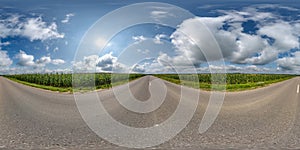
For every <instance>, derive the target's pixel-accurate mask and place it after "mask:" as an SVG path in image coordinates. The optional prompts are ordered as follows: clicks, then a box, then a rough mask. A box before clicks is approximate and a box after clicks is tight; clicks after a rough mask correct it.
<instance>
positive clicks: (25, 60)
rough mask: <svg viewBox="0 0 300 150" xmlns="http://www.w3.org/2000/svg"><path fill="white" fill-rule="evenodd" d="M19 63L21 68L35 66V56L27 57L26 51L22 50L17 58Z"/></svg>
mask: <svg viewBox="0 0 300 150" xmlns="http://www.w3.org/2000/svg"><path fill="white" fill-rule="evenodd" d="M15 57H16V58H17V59H19V61H18V63H17V64H18V65H20V66H34V65H35V63H34V61H33V60H34V56H33V55H27V54H26V53H25V52H24V51H22V50H20V52H19V53H18V54H17V55H16V56H15Z"/></svg>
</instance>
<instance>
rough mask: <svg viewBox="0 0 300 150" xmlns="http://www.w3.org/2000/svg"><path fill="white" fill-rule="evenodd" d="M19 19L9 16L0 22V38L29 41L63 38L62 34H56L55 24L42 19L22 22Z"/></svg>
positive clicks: (26, 19) (17, 16) (27, 19)
mask: <svg viewBox="0 0 300 150" xmlns="http://www.w3.org/2000/svg"><path fill="white" fill-rule="evenodd" d="M20 17H21V16H19V15H11V16H10V17H8V18H6V19H3V20H0V37H1V38H6V37H8V36H11V37H13V36H22V37H26V38H28V39H29V40H30V41H34V40H41V41H44V40H48V39H57V38H64V34H63V33H59V32H58V30H57V25H56V23H55V22H51V23H47V22H45V21H44V20H43V19H42V17H35V18H34V17H31V18H25V19H22V20H21V19H20Z"/></svg>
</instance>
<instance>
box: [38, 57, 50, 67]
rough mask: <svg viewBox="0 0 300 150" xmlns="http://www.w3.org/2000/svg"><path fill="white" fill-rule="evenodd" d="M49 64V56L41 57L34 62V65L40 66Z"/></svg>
mask: <svg viewBox="0 0 300 150" xmlns="http://www.w3.org/2000/svg"><path fill="white" fill-rule="evenodd" d="M50 62H51V58H50V56H43V57H41V58H40V59H38V60H37V61H36V64H40V65H43V66H44V65H45V64H49V63H50Z"/></svg>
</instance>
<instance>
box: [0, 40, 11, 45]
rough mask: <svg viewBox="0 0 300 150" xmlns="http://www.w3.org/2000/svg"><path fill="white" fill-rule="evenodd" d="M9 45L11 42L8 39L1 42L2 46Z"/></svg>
mask: <svg viewBox="0 0 300 150" xmlns="http://www.w3.org/2000/svg"><path fill="white" fill-rule="evenodd" d="M7 45H10V42H8V41H6V42H3V43H2V42H1V41H0V46H7Z"/></svg>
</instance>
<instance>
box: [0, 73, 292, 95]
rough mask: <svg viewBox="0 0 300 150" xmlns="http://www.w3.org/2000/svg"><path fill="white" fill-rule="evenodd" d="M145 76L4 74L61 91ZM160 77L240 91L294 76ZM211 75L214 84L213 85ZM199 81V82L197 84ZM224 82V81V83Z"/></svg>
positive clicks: (202, 75)
mask: <svg viewBox="0 0 300 150" xmlns="http://www.w3.org/2000/svg"><path fill="white" fill-rule="evenodd" d="M142 76H144V75H143V74H130V75H128V74H110V73H96V74H88V73H87V74H74V75H73V76H72V74H59V73H56V74H21V75H6V76H5V77H7V78H9V79H11V80H14V81H17V82H20V83H22V84H26V85H30V86H33V87H37V88H42V89H47V90H52V91H60V92H73V91H89V90H95V89H106V88H111V87H112V86H114V85H120V84H124V83H127V82H128V81H131V80H134V79H137V78H139V77H142ZM154 76H156V77H159V78H161V79H164V80H167V81H170V82H173V83H176V84H181V85H185V86H189V87H193V88H200V89H204V90H225V89H226V90H227V91H241V90H248V89H255V88H258V87H263V86H266V85H269V84H272V83H276V82H280V81H283V80H287V79H290V78H293V77H295V76H294V75H275V74H216V75H214V76H212V75H211V74H198V75H192V74H181V75H180V77H181V79H182V80H180V77H179V75H177V74H155V75H154ZM212 77H214V78H215V80H214V81H217V82H214V83H215V85H214V86H212V80H211V79H212ZM198 83H199V84H198ZM224 83H226V84H224Z"/></svg>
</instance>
